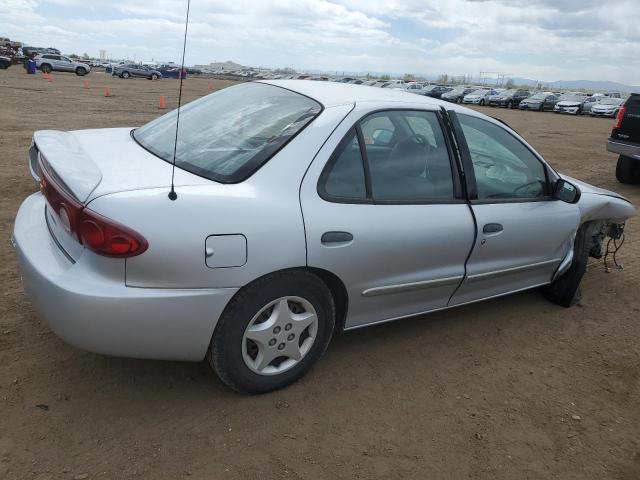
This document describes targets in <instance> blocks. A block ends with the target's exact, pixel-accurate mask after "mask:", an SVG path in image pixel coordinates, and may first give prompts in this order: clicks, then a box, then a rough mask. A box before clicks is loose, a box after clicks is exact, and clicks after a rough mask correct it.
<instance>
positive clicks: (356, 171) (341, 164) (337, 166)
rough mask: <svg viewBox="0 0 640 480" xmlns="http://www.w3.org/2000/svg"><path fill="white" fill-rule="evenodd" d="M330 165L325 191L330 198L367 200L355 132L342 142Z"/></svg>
mask: <svg viewBox="0 0 640 480" xmlns="http://www.w3.org/2000/svg"><path fill="white" fill-rule="evenodd" d="M330 164H331V168H329V169H327V170H326V175H325V178H324V189H325V192H326V193H327V194H328V195H329V196H331V197H334V198H343V199H347V200H364V199H366V198H367V190H366V186H365V185H366V184H365V176H364V164H363V162H362V156H361V155H360V143H359V142H358V137H357V136H356V131H355V130H352V131H351V132H350V133H349V134H348V135H347V137H346V138H345V139H344V140H343V141H342V142H341V145H340V146H339V147H338V149H337V150H336V152H335V153H334V155H333V157H332V160H330Z"/></svg>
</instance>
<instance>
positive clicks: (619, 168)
mask: <svg viewBox="0 0 640 480" xmlns="http://www.w3.org/2000/svg"><path fill="white" fill-rule="evenodd" d="M616 178H617V179H618V181H619V182H620V183H629V184H631V185H637V184H639V183H640V160H634V159H633V158H630V157H625V156H624V155H620V157H618V164H617V165H616Z"/></svg>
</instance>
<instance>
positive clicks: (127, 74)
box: [120, 71, 131, 78]
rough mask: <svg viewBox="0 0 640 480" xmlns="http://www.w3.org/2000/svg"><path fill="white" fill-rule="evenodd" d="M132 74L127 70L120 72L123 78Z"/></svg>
mask: <svg viewBox="0 0 640 480" xmlns="http://www.w3.org/2000/svg"><path fill="white" fill-rule="evenodd" d="M130 76H131V74H130V73H129V72H127V71H124V72H122V73H121V74H120V77H121V78H129V77H130Z"/></svg>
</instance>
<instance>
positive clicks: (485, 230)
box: [482, 223, 504, 233]
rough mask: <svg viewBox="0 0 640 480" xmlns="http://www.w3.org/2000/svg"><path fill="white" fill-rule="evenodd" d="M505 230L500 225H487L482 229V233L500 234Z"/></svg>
mask: <svg viewBox="0 0 640 480" xmlns="http://www.w3.org/2000/svg"><path fill="white" fill-rule="evenodd" d="M502 230H504V227H503V226H502V224H500V223H487V224H486V225H485V226H484V227H483V228H482V233H498V232H501V231H502Z"/></svg>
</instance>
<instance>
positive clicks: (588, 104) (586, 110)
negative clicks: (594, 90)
mask: <svg viewBox="0 0 640 480" xmlns="http://www.w3.org/2000/svg"><path fill="white" fill-rule="evenodd" d="M605 98H607V97H605V96H604V95H601V96H596V95H591V96H590V97H586V98H585V99H584V102H582V110H581V111H580V113H581V114H582V115H589V114H590V113H591V109H592V108H593V107H594V106H595V105H598V103H600V102H601V101H602V100H603V99H605Z"/></svg>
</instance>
